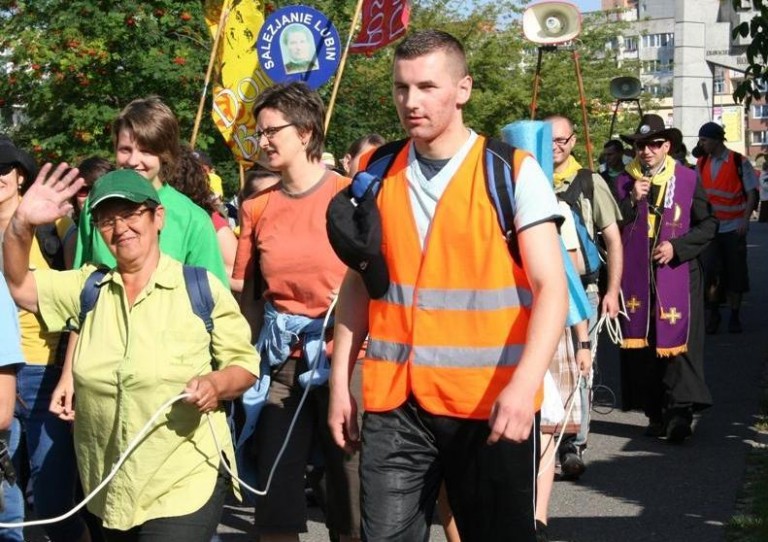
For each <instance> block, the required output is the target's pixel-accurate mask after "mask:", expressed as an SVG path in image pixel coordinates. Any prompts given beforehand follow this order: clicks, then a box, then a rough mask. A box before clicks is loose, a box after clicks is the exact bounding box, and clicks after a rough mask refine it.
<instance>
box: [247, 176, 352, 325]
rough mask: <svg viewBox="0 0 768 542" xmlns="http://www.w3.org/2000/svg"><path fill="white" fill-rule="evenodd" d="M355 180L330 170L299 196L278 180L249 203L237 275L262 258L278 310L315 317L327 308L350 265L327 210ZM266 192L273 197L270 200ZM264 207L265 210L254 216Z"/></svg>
mask: <svg viewBox="0 0 768 542" xmlns="http://www.w3.org/2000/svg"><path fill="white" fill-rule="evenodd" d="M349 183H350V179H347V178H346V177H340V176H339V175H337V174H335V173H333V172H330V171H329V172H328V173H326V175H325V176H324V177H323V179H322V180H321V181H320V182H319V183H318V184H317V185H315V186H314V187H312V188H311V189H310V190H308V191H307V192H304V193H303V194H301V195H299V196H289V195H288V194H286V193H285V192H283V191H282V190H281V189H280V185H279V184H277V185H275V186H274V187H272V188H269V189H267V190H265V191H264V192H262V193H260V194H259V195H258V196H256V197H255V198H253V199H250V200H248V201H246V202H245V203H243V209H242V218H241V225H240V238H239V239H238V243H237V255H236V257H235V266H234V270H233V272H232V277H233V278H235V279H243V278H245V277H246V276H247V275H249V274H250V273H252V272H253V265H254V263H255V262H258V264H259V268H260V270H261V275H262V276H263V278H264V282H265V283H266V290H265V291H264V297H265V298H266V299H267V300H268V301H270V302H271V303H272V304H273V305H274V306H275V308H276V309H277V310H278V311H280V312H282V313H288V314H299V315H302V316H308V317H310V318H319V317H321V316H322V315H323V314H325V312H326V311H327V309H328V306H329V305H330V301H331V292H334V291H338V289H339V287H340V286H341V281H342V279H343V278H344V273H345V272H346V269H347V268H346V266H345V265H344V264H343V263H342V262H341V260H339V259H338V258H337V257H336V253H334V252H333V249H332V248H331V245H330V243H329V242H328V236H327V234H326V229H325V212H326V210H327V209H328V204H329V203H330V201H331V198H333V196H335V195H336V192H337V191H340V190H342V189H343V188H345V187H346V186H347V185H349ZM261 198H269V199H268V200H267V203H266V205H265V202H264V201H263V200H261ZM259 210H261V216H260V217H254V213H258V212H259Z"/></svg>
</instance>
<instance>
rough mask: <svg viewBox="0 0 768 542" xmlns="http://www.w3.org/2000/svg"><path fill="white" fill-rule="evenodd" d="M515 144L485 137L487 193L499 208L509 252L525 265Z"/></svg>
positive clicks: (484, 161)
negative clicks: (517, 215)
mask: <svg viewBox="0 0 768 542" xmlns="http://www.w3.org/2000/svg"><path fill="white" fill-rule="evenodd" d="M515 150H516V149H515V147H513V146H511V145H508V144H507V143H504V142H503V141H501V140H498V139H495V138H492V137H489V138H487V139H486V140H485V153H484V159H483V171H484V173H485V180H486V188H487V190H488V195H489V197H490V199H491V202H492V203H493V205H494V207H495V208H496V217H497V218H498V220H499V226H500V227H501V231H502V232H503V234H504V238H505V239H506V240H507V245H508V247H509V253H510V254H511V255H512V259H513V260H515V263H517V265H522V258H521V256H520V247H519V245H518V243H517V231H516V230H515V168H514V154H515Z"/></svg>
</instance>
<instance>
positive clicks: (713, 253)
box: [696, 122, 757, 334]
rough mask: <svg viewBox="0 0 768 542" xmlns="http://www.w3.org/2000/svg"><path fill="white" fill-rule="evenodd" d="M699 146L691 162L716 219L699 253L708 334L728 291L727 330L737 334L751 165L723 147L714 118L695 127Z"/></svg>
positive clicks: (753, 181) (744, 284)
mask: <svg viewBox="0 0 768 542" xmlns="http://www.w3.org/2000/svg"><path fill="white" fill-rule="evenodd" d="M699 146H700V147H701V149H702V151H704V155H703V156H701V157H700V158H699V160H698V163H697V165H696V171H697V172H698V174H699V178H700V179H701V182H702V185H703V186H704V190H705V191H706V193H707V199H709V202H710V203H711V204H712V209H713V210H714V212H715V216H716V217H717V219H718V220H719V221H720V226H719V228H718V230H717V236H716V237H715V239H714V240H713V241H712V243H711V244H710V245H709V247H708V248H707V250H706V252H705V253H704V256H703V258H702V259H703V262H704V287H705V292H706V296H707V306H708V309H709V310H708V315H707V327H706V331H707V333H710V334H711V333H717V328H718V327H719V325H720V311H719V308H718V305H719V302H720V297H721V296H722V294H723V293H727V295H728V302H729V304H730V306H731V317H730V320H729V321H728V331H729V332H731V333H741V331H742V325H741V319H740V317H739V309H740V308H741V300H742V296H743V294H744V293H746V292H748V291H749V274H748V270H747V231H748V230H749V218H750V215H751V214H752V209H754V207H755V198H756V194H757V193H756V189H757V178H756V176H755V169H754V168H753V167H752V165H751V164H750V163H749V160H746V159H745V158H744V157H743V156H742V155H740V154H739V153H736V152H733V151H731V150H729V149H728V148H726V146H725V130H724V129H723V127H722V126H720V125H719V124H717V123H715V122H707V123H706V124H703V125H702V126H701V128H700V129H699Z"/></svg>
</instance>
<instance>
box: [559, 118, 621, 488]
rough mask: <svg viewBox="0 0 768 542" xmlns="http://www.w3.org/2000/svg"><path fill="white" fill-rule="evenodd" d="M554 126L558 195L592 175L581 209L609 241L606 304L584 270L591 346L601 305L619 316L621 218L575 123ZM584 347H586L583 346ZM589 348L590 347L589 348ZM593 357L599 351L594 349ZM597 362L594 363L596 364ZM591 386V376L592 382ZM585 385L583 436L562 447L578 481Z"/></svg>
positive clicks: (565, 466)
mask: <svg viewBox="0 0 768 542" xmlns="http://www.w3.org/2000/svg"><path fill="white" fill-rule="evenodd" d="M547 120H548V121H549V122H550V123H551V124H552V156H553V159H554V183H555V193H556V194H562V193H564V192H565V191H566V190H568V188H569V187H570V186H571V184H572V183H573V182H574V181H575V180H576V177H577V175H579V174H580V172H581V175H588V176H589V177H587V178H591V181H592V186H593V190H592V197H588V196H587V195H586V194H584V193H583V192H582V193H581V194H580V195H579V199H578V206H579V208H580V210H581V214H582V217H583V218H584V224H585V225H586V227H587V229H588V230H589V233H590V235H591V236H592V238H593V239H594V238H595V236H596V235H597V234H598V233H600V234H601V235H602V237H603V240H604V241H605V247H606V252H607V258H606V259H607V263H608V284H607V287H606V290H605V292H606V293H605V295H604V296H603V300H602V304H601V303H600V296H599V292H598V286H597V278H596V277H585V276H584V275H583V272H584V269H583V268H582V269H580V270H579V271H580V272H581V273H582V281H583V282H584V288H585V289H586V291H587V297H588V298H589V301H590V303H591V305H592V309H593V311H592V316H591V317H590V321H589V329H590V342H591V343H592V344H595V341H596V340H597V337H596V334H595V332H594V331H595V324H596V323H597V316H598V305H601V309H600V311H599V312H600V313H603V314H604V313H607V314H608V315H609V316H610V317H611V318H615V317H616V316H617V315H618V313H619V284H620V282H621V270H622V252H621V235H620V233H619V226H618V222H619V219H620V218H621V214H620V213H619V208H618V206H617V204H616V200H615V199H614V197H613V195H612V194H611V191H610V188H609V187H608V184H607V183H606V182H605V180H604V179H603V177H601V176H600V174H598V173H595V172H592V171H589V170H587V169H585V168H583V167H582V166H581V164H579V162H578V161H577V160H576V158H575V157H574V156H573V149H574V147H575V146H576V131H575V129H574V126H573V123H572V122H571V121H570V120H569V119H568V118H566V117H564V116H561V115H555V116H551V117H549V118H548V119H547ZM582 346H586V345H583V343H582ZM587 348H589V346H587ZM592 352H593V357H594V355H595V354H594V353H595V349H592ZM593 361H594V360H593ZM588 380H589V381H590V382H591V376H590V378H589V379H588ZM590 382H587V381H584V384H583V386H582V387H581V388H580V393H581V416H580V418H581V424H580V428H579V433H578V434H577V435H575V436H573V435H571V436H570V437H569V438H565V439H563V442H562V443H561V445H560V449H559V455H560V466H561V469H562V473H563V475H565V476H566V477H568V478H570V479H577V478H578V477H579V476H581V474H582V473H583V472H584V470H585V469H586V466H585V465H584V461H583V459H582V452H583V451H584V449H585V448H586V447H587V435H588V433H589V410H590V401H589V391H590V387H591V384H590Z"/></svg>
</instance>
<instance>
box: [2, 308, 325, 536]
mask: <svg viewBox="0 0 768 542" xmlns="http://www.w3.org/2000/svg"><path fill="white" fill-rule="evenodd" d="M337 299H338V296H334V297H333V299H332V300H331V305H330V307H329V308H328V312H327V313H326V315H325V319H324V320H323V330H325V328H326V327H327V326H328V321H329V320H330V316H331V313H332V312H333V309H334V307H335V306H336V301H337ZM321 356H322V348H320V349H319V350H318V355H317V357H316V358H315V361H314V363H312V367H311V372H310V376H309V379H308V380H309V382H308V383H307V387H306V388H305V389H304V393H303V395H302V396H301V400H300V401H299V405H298V407H297V408H296V413H295V414H294V415H293V419H292V420H291V424H290V425H289V426H288V431H287V432H286V435H285V440H284V441H283V445H282V447H281V448H280V451H279V452H278V454H277V457H276V458H275V463H274V464H273V465H272V470H271V471H270V472H269V478H268V479H267V485H266V487H265V488H264V489H263V490H258V489H255V488H252V487H251V486H249V485H248V484H246V483H245V482H243V481H242V480H241V479H240V478H238V477H237V476H236V475H235V474H234V473H233V472H232V470H231V469H230V468H229V465H228V464H227V461H226V457H225V455H224V451H223V450H222V448H221V444H220V442H219V439H218V437H217V435H216V430H215V429H214V427H213V422H212V421H211V419H212V418H211V413H210V412H207V413H206V414H205V416H206V419H207V421H208V427H209V428H210V429H211V435H213V442H214V444H215V445H216V450H217V451H218V452H219V459H220V460H221V464H222V465H224V469H225V470H226V471H227V472H228V473H229V475H230V476H231V477H232V479H233V480H235V481H236V482H237V483H239V484H240V485H241V486H242V487H244V488H246V489H247V490H249V491H251V492H253V493H255V494H257V495H262V496H263V495H266V494H267V492H268V491H269V487H270V485H271V484H272V478H273V476H274V474H275V471H276V470H277V465H278V463H279V462H280V459H281V458H282V456H283V453H284V452H285V449H286V448H287V447H288V441H289V440H290V438H291V434H292V433H293V429H294V426H295V425H296V420H297V419H298V417H299V414H300V413H301V407H302V406H303V405H304V402H305V400H306V398H307V395H308V394H309V390H310V388H311V387H312V377H313V376H314V375H315V372H316V371H317V365H318V363H319V361H320V357H321ZM189 396H190V394H189V393H182V394H180V395H177V396H176V397H173V398H172V399H169V400H168V401H166V402H165V403H163V404H162V405H161V406H160V408H158V409H157V411H156V412H155V413H154V414H153V415H152V417H151V418H150V419H149V421H148V422H147V423H146V424H144V427H142V428H141V430H140V431H139V432H138V433H137V434H136V436H135V437H134V438H133V440H131V442H130V443H129V445H128V448H126V449H125V451H124V452H123V453H122V455H120V457H119V458H118V460H117V461H116V462H115V464H114V466H113V467H112V470H111V471H110V472H109V474H108V475H107V476H106V478H104V480H102V481H101V483H100V484H99V485H98V486H96V488H94V490H93V491H91V492H90V493H89V494H88V496H87V497H85V498H84V499H83V500H82V501H81V502H80V503H79V504H78V505H77V506H75V507H74V508H72V510H70V511H69V512H67V513H65V514H62V515H60V516H57V517H55V518H47V519H38V520H34V521H22V522H19V523H0V529H18V528H25V527H36V526H38V525H50V524H51V523H58V522H60V521H64V520H65V519H67V518H69V517H71V516H73V515H74V514H76V513H77V512H79V511H80V509H82V508H83V507H84V506H85V505H86V504H88V503H89V502H90V501H91V499H93V497H95V496H96V494H97V493H98V492H99V491H101V490H102V489H104V487H106V486H107V484H109V483H110V482H111V481H112V479H113V478H114V477H115V475H116V474H117V471H119V470H120V467H122V466H123V463H125V461H126V460H127V459H128V456H130V455H131V453H133V451H134V450H135V449H136V448H137V447H138V445H139V444H141V441H142V440H143V439H144V437H146V436H147V434H148V433H149V432H150V431H151V430H152V429H154V427H155V422H156V421H157V419H158V418H159V417H160V416H161V415H162V414H163V413H164V412H165V411H166V410H167V409H168V408H169V407H170V406H171V405H173V404H174V403H176V402H178V401H181V400H182V399H186V398H187V397H189Z"/></svg>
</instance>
